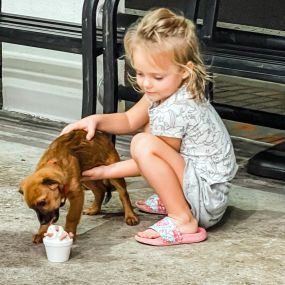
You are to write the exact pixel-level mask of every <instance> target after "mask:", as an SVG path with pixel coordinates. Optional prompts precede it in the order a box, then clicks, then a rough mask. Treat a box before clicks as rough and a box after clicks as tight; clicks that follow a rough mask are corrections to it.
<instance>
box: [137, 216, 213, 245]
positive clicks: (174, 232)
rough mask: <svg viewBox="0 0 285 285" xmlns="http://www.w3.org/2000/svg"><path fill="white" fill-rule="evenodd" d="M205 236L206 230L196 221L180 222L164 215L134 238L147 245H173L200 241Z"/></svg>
mask: <svg viewBox="0 0 285 285" xmlns="http://www.w3.org/2000/svg"><path fill="white" fill-rule="evenodd" d="M206 238H207V232H206V231H205V229H203V228H199V227H198V225H197V221H196V220H193V221H191V222H189V223H187V224H181V223H179V222H178V221H177V220H174V219H172V218H170V217H165V218H163V219H162V220H160V221H159V222H157V223H156V224H154V225H153V226H151V227H150V229H148V230H146V231H144V232H139V233H138V234H137V235H136V236H135V239H136V240H137V241H138V242H141V243H145V244H149V245H174V244H185V243H194V242H200V241H203V240H205V239H206Z"/></svg>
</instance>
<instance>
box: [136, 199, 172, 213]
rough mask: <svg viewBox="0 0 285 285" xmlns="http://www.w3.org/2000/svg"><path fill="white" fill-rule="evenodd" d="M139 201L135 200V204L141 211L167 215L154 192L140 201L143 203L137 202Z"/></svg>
mask: <svg viewBox="0 0 285 285" xmlns="http://www.w3.org/2000/svg"><path fill="white" fill-rule="evenodd" d="M139 202H140V201H137V202H136V206H137V208H138V209H139V210H140V211H142V212H146V213H149V214H158V215H167V212H166V209H165V207H164V205H163V204H162V202H161V200H160V199H159V197H158V196H157V195H156V194H153V195H151V196H150V197H149V198H147V199H146V200H144V201H141V202H142V203H143V204H139Z"/></svg>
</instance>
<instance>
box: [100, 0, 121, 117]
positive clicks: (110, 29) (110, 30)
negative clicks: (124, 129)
mask: <svg viewBox="0 0 285 285" xmlns="http://www.w3.org/2000/svg"><path fill="white" fill-rule="evenodd" d="M118 4H119V0H108V1H105V4H104V12H103V47H104V50H103V66H104V99H103V112H104V113H114V112H117V107H118V65H117V51H116V48H117V9H118Z"/></svg>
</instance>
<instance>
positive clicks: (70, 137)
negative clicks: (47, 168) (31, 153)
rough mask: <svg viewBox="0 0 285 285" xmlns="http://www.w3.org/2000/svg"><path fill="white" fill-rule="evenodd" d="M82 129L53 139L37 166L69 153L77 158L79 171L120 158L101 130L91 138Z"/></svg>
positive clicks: (61, 158) (64, 157)
mask: <svg viewBox="0 0 285 285" xmlns="http://www.w3.org/2000/svg"><path fill="white" fill-rule="evenodd" d="M86 134H87V133H86V132H85V131H83V130H76V131H71V132H70V133H68V134H65V135H62V136H60V137H58V138H57V139H55V140H54V141H53V142H52V143H51V144H50V145H49V147H48V149H47V150H46V152H45V153H44V154H43V156H42V158H41V160H40V162H39V165H38V168H40V167H41V164H46V163H47V162H48V161H50V160H57V161H60V160H65V159H67V157H69V156H70V155H71V156H73V157H75V158H76V159H77V160H78V163H79V167H80V169H81V171H84V170H87V169H90V168H93V167H96V166H100V165H108V164H111V163H114V162H117V161H119V160H120V158H119V155H118V153H117V151H116V149H115V147H114V145H113V143H112V141H111V140H110V139H109V138H108V137H107V136H106V135H105V134H103V133H102V132H96V133H95V135H94V137H93V138H92V139H91V140H87V139H86Z"/></svg>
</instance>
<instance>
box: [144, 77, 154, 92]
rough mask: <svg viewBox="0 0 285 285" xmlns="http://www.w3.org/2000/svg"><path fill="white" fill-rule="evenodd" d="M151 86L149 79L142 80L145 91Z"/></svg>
mask: <svg viewBox="0 0 285 285" xmlns="http://www.w3.org/2000/svg"><path fill="white" fill-rule="evenodd" d="M151 85H152V83H151V80H150V79H149V78H147V77H145V78H144V80H143V87H144V88H145V89H147V88H150V87H151Z"/></svg>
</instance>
